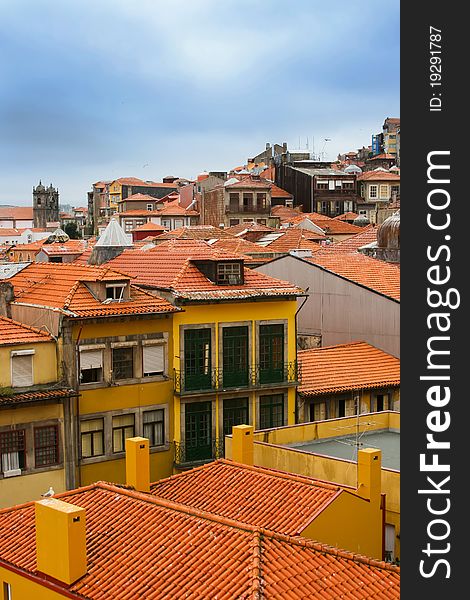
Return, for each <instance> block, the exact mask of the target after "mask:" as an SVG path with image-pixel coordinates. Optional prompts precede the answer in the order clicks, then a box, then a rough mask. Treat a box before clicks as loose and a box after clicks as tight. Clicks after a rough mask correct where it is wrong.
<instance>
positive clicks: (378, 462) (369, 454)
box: [357, 448, 382, 503]
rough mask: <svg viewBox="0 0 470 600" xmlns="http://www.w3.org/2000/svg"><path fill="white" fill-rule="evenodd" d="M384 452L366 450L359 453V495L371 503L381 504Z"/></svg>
mask: <svg viewBox="0 0 470 600" xmlns="http://www.w3.org/2000/svg"><path fill="white" fill-rule="evenodd" d="M381 477H382V451H381V450H378V449H377V448H364V449H362V450H359V451H358V453H357V494H358V496H361V498H365V499H366V500H370V501H371V502H378V503H380V494H381V487H382V486H381Z"/></svg>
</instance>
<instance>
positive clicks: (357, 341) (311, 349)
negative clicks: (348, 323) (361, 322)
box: [297, 340, 388, 354]
mask: <svg viewBox="0 0 470 600" xmlns="http://www.w3.org/2000/svg"><path fill="white" fill-rule="evenodd" d="M360 344H366V345H367V346H370V347H371V348H375V349H376V350H380V348H377V346H374V345H372V344H369V342H366V341H365V340H356V341H354V342H345V343H344V344H331V346H320V347H319V348H306V349H305V350H298V351H297V353H298V354H304V353H307V352H314V351H315V352H318V351H319V350H329V349H331V348H345V347H347V346H358V345H360ZM380 352H385V351H384V350H380ZM385 354H388V352H385Z"/></svg>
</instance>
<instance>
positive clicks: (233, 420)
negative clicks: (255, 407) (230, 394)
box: [223, 398, 248, 436]
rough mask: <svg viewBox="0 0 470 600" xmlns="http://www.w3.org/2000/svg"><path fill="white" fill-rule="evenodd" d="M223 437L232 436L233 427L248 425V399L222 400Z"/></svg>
mask: <svg viewBox="0 0 470 600" xmlns="http://www.w3.org/2000/svg"><path fill="white" fill-rule="evenodd" d="M223 420H224V423H223V424H224V436H225V435H232V427H234V426H235V425H248V398H234V399H233V400H232V399H231V400H224V414H223Z"/></svg>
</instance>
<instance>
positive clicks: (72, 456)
mask: <svg viewBox="0 0 470 600" xmlns="http://www.w3.org/2000/svg"><path fill="white" fill-rule="evenodd" d="M104 251H105V252H107V251H109V249H104ZM9 284H10V285H12V286H13V291H14V300H13V301H12V302H11V304H10V310H11V314H12V316H13V317H14V318H15V319H16V320H18V321H21V322H23V323H41V324H42V325H43V327H44V328H46V329H47V330H48V331H50V332H51V333H52V334H53V335H54V336H55V337H56V338H57V339H58V348H59V360H60V376H61V377H63V378H64V379H65V380H66V381H67V383H68V385H69V386H70V387H71V388H73V389H75V390H76V391H77V393H78V394H79V398H77V397H75V398H74V399H72V400H70V402H69V403H68V404H67V406H66V407H65V414H64V427H65V437H66V442H67V443H66V449H65V464H66V467H67V469H66V487H67V489H70V488H73V487H75V486H76V485H85V484H89V483H92V482H94V481H97V480H107V481H116V482H121V483H122V482H124V481H125V465H124V443H125V440H126V438H128V437H133V436H135V435H145V436H146V437H148V438H150V440H151V455H152V456H151V461H150V464H151V469H152V477H153V478H155V479H157V478H159V477H162V476H165V475H169V474H170V473H171V472H172V469H173V445H172V442H173V437H174V431H173V418H174V417H173V415H174V409H173V386H172V382H171V379H170V377H171V375H172V373H173V336H172V327H173V326H172V317H173V314H174V313H176V312H179V310H180V309H178V308H175V307H174V306H173V305H172V304H170V303H169V302H167V301H166V300H164V299H162V298H157V297H155V296H154V295H151V294H149V293H147V292H145V291H143V290H142V289H140V288H139V287H138V286H136V285H133V284H132V283H131V282H130V277H129V276H126V275H123V274H122V273H121V272H116V271H113V270H111V269H109V267H99V266H82V265H74V264H50V263H45V264H31V265H29V266H27V267H25V268H24V269H23V270H22V271H20V272H19V273H17V274H16V275H15V276H13V277H12V278H10V280H9ZM4 285H8V283H5V284H4ZM46 489H47V488H46Z"/></svg>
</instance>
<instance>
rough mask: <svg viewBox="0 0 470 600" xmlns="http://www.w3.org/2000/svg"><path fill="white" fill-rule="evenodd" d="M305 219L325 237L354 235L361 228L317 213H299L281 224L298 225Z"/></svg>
mask: <svg viewBox="0 0 470 600" xmlns="http://www.w3.org/2000/svg"><path fill="white" fill-rule="evenodd" d="M305 219H309V220H310V221H312V223H314V224H315V225H317V227H320V228H321V229H322V230H323V231H324V232H325V234H326V235H341V234H347V233H350V234H354V233H359V232H360V231H361V228H360V227H357V226H356V225H351V224H350V223H346V221H339V220H338V219H332V218H331V217H327V216H326V215H321V214H319V213H301V214H300V215H298V216H296V217H293V218H288V219H284V220H283V221H282V223H292V224H293V225H300V224H301V223H302V221H304V220H305Z"/></svg>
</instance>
